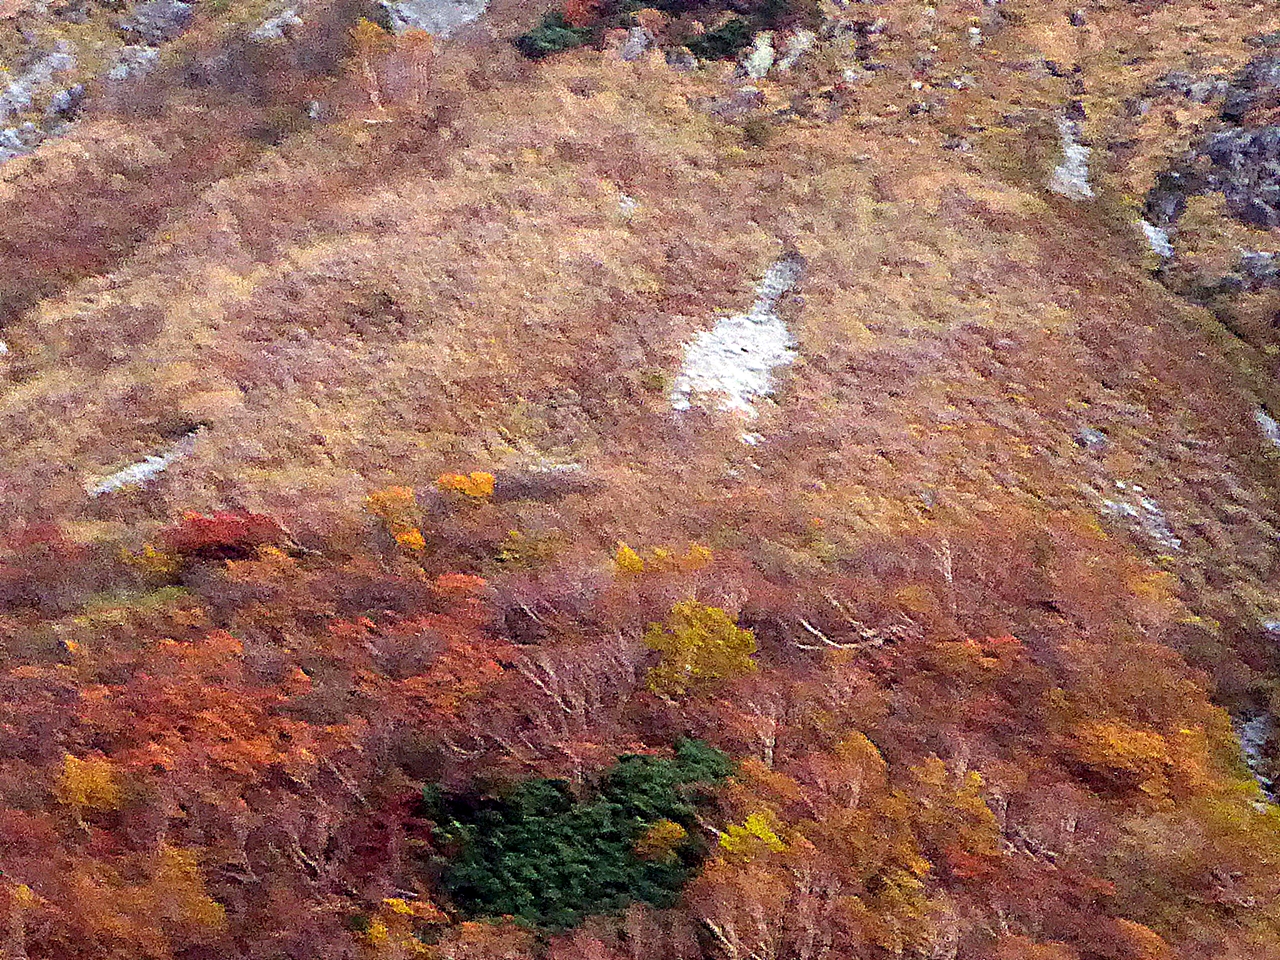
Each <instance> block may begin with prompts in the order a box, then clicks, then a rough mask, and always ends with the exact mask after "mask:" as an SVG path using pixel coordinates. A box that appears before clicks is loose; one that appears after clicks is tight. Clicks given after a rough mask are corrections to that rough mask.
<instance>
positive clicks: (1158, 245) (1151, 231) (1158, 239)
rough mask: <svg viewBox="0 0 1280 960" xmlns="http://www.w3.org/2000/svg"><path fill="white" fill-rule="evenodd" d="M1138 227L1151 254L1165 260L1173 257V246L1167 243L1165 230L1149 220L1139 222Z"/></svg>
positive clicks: (1167, 234)
mask: <svg viewBox="0 0 1280 960" xmlns="http://www.w3.org/2000/svg"><path fill="white" fill-rule="evenodd" d="M1138 226H1139V227H1140V228H1141V229H1142V233H1143V235H1144V236H1145V237H1146V238H1147V243H1148V244H1149V245H1150V247H1151V252H1152V253H1154V254H1155V255H1156V256H1158V257H1163V258H1165V259H1168V258H1169V257H1172V256H1173V244H1172V243H1170V242H1169V232H1168V231H1167V230H1164V229H1161V228H1160V227H1157V226H1156V225H1155V224H1154V223H1152V222H1151V221H1149V220H1139V221H1138Z"/></svg>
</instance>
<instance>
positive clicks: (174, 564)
mask: <svg viewBox="0 0 1280 960" xmlns="http://www.w3.org/2000/svg"><path fill="white" fill-rule="evenodd" d="M122 559H123V560H124V562H125V563H127V564H129V566H131V567H134V568H135V569H137V570H140V571H142V572H143V573H147V574H151V575H153V576H157V577H171V576H173V575H174V574H176V573H177V572H178V569H179V567H180V566H181V563H180V561H179V560H178V558H177V557H175V556H173V555H172V554H170V553H166V552H165V551H163V550H157V549H156V548H155V547H153V546H152V545H151V544H149V543H148V544H146V545H144V546H143V548H142V549H141V550H140V551H138V552H137V553H130V552H129V551H127V550H126V551H123V552H122Z"/></svg>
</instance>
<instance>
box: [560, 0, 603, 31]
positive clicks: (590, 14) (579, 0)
mask: <svg viewBox="0 0 1280 960" xmlns="http://www.w3.org/2000/svg"><path fill="white" fill-rule="evenodd" d="M600 7H601V0H565V5H564V18H565V19H566V20H567V21H569V23H571V24H573V25H574V26H575V27H586V26H590V25H591V24H592V23H594V22H595V19H596V17H598V16H599V14H600Z"/></svg>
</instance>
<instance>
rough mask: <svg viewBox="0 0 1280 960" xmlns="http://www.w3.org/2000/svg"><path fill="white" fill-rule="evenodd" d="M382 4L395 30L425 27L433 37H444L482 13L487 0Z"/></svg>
mask: <svg viewBox="0 0 1280 960" xmlns="http://www.w3.org/2000/svg"><path fill="white" fill-rule="evenodd" d="M383 6H384V7H385V8H386V10H387V14H388V15H389V16H390V18H391V25H392V28H393V29H394V30H395V31H396V33H404V32H405V31H406V30H425V31H426V32H427V33H430V34H433V35H434V36H437V37H447V36H449V34H451V33H453V31H455V30H457V29H458V27H461V26H462V25H463V24H467V23H470V22H471V21H472V20H475V19H477V18H478V17H479V16H480V14H482V13H484V10H485V7H486V6H488V0H399V2H397V3H384V4H383Z"/></svg>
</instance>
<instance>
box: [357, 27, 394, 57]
mask: <svg viewBox="0 0 1280 960" xmlns="http://www.w3.org/2000/svg"><path fill="white" fill-rule="evenodd" d="M351 39H352V41H353V43H354V45H355V49H356V53H357V55H358V56H361V57H368V56H372V55H374V54H377V53H381V52H382V51H384V50H387V49H389V48H390V46H391V43H392V37H391V34H389V33H387V31H385V30H383V29H382V28H381V27H380V26H378V25H377V24H376V23H374V22H373V21H372V20H367V19H365V18H364V17H361V18H360V21H359V22H358V23H357V24H356V25H355V26H354V27H352V28H351Z"/></svg>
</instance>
